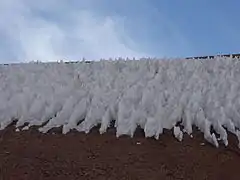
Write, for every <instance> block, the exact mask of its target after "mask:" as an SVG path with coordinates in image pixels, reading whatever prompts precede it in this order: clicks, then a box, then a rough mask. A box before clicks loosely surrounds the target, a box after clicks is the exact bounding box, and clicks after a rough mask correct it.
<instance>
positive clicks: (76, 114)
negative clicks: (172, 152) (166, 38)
mask: <svg viewBox="0 0 240 180" xmlns="http://www.w3.org/2000/svg"><path fill="white" fill-rule="evenodd" d="M0 102H1V103H0V123H1V124H0V128H1V129H4V128H6V127H7V126H8V125H9V124H10V123H11V122H12V121H14V120H18V121H17V124H16V126H17V127H16V128H17V130H18V128H19V127H20V126H22V125H24V124H25V123H29V125H28V126H26V127H24V129H23V130H28V128H29V127H30V126H32V125H42V124H43V123H45V122H47V123H46V124H45V125H44V126H42V127H41V128H39V131H41V132H44V133H45V132H47V131H48V130H50V129H51V128H53V127H61V126H63V128H62V132H63V133H64V134H65V133H68V132H69V131H70V130H71V129H76V130H77V131H83V132H86V133H88V132H89V131H90V129H91V128H93V127H94V126H96V125H99V124H100V125H101V127H100V129H99V132H100V133H104V132H106V131H107V128H108V127H109V126H110V122H111V121H113V120H115V127H116V130H117V131H116V136H117V137H119V136H121V135H123V134H125V135H130V136H134V132H135V130H136V128H137V127H138V126H140V127H141V128H142V129H144V132H145V136H146V137H155V138H156V139H158V138H159V135H160V134H162V133H163V129H172V130H173V135H174V136H175V137H176V138H177V139H178V140H180V141H181V140H182V139H183V138H184V133H185V132H186V133H187V134H189V135H191V133H192V127H193V125H195V126H196V127H198V128H199V129H200V131H202V132H203V134H204V138H205V139H206V140H207V141H208V142H210V143H212V144H213V145H215V146H216V147H218V146H219V141H222V142H223V143H224V144H225V145H226V146H227V145H228V139H227V137H228V135H227V132H231V133H233V134H235V135H236V136H237V137H238V139H239V140H240V132H239V128H240V62H239V60H238V59H230V58H217V59H211V60H161V61H160V60H154V59H145V60H140V61H130V60H128V61H123V60H121V61H100V62H92V63H84V62H79V63H75V64H65V63H40V64H15V65H8V66H6V65H1V66H0ZM179 124H180V126H178V125H179ZM211 129H212V130H214V133H212V132H213V131H212V130H211ZM210 130H211V131H210Z"/></svg>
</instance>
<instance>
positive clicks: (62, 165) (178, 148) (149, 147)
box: [0, 126, 240, 180]
mask: <svg viewBox="0 0 240 180" xmlns="http://www.w3.org/2000/svg"><path fill="white" fill-rule="evenodd" d="M196 132H197V131H196ZM202 143H205V144H204V145H203V144H202ZM239 167H240V150H239V149H238V148H237V139H236V138H235V137H234V136H233V135H230V136H229V147H227V148H225V147H224V146H223V145H221V146H220V148H218V149H217V148H215V147H213V146H211V145H209V144H207V143H206V142H205V141H204V139H203V135H202V134H201V133H200V132H197V133H195V134H194V138H190V137H189V136H188V135H185V136H184V140H183V141H182V142H178V141H177V140H176V139H175V138H174V137H173V135H172V132H171V131H166V132H164V135H161V136H160V139H159V140H154V139H152V138H147V139H146V138H145V137H144V134H143V132H142V130H137V132H136V134H135V136H134V138H130V137H126V136H123V137H120V138H116V137H115V130H114V129H110V130H109V131H108V132H107V133H105V134H103V135H100V134H99V133H98V131H97V129H93V130H92V131H91V133H89V134H84V133H79V132H74V131H73V132H70V133H69V134H67V135H63V134H61V133H60V130H59V129H55V130H52V131H51V132H49V133H47V134H41V133H39V132H38V131H37V130H36V129H34V128H30V130H28V131H21V132H15V130H14V128H13V126H11V127H8V128H7V129H5V130H3V131H0V180H33V179H34V180H40V179H42V180H66V179H67V180H77V179H83V180H89V179H96V180H100V179H101V180H115V179H116V180H118V179H122V180H124V179H125V180H138V179H139V180H155V179H156V180H159V179H169V180H170V179H171V180H172V179H173V180H174V179H183V180H190V179H194V180H200V179H201V180H207V179H208V180H225V179H227V180H239V179H240V171H239Z"/></svg>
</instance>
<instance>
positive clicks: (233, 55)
mask: <svg viewBox="0 0 240 180" xmlns="http://www.w3.org/2000/svg"><path fill="white" fill-rule="evenodd" d="M216 57H231V58H238V59H240V54H223V55H216V56H199V57H187V58H186V59H213V58H216Z"/></svg>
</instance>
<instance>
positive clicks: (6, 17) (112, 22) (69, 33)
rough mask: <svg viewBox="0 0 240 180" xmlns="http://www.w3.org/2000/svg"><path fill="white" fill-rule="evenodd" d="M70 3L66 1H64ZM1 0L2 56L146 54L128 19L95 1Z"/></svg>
mask: <svg viewBox="0 0 240 180" xmlns="http://www.w3.org/2000/svg"><path fill="white" fill-rule="evenodd" d="M63 2H64V3H63ZM68 2H69V1H61V2H60V1H56V0H48V1H47V0H42V1H41V2H36V1H34V2H33V1H30V0H1V1H0V39H2V41H1V42H0V48H1V51H0V61H1V62H6V61H10V60H13V61H31V60H41V61H48V60H50V61H52V60H59V59H68V60H77V59H81V58H82V57H85V58H87V59H100V58H109V57H119V56H121V57H127V56H128V57H141V56H145V55H146V54H144V53H141V52H139V51H138V50H137V48H136V46H135V45H136V44H135V43H134V42H133V40H132V39H131V38H130V37H129V36H128V34H127V33H126V32H125V31H124V28H125V27H124V26H125V24H124V21H125V20H124V18H121V17H118V16H114V17H113V16H102V15H101V14H97V13H95V12H94V11H91V8H85V7H90V6H91V5H93V3H94V1H93V0H90V1H80V2H81V3H80V4H78V5H79V7H80V8H75V7H72V5H71V4H69V3H68Z"/></svg>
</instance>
